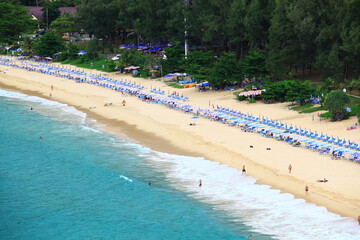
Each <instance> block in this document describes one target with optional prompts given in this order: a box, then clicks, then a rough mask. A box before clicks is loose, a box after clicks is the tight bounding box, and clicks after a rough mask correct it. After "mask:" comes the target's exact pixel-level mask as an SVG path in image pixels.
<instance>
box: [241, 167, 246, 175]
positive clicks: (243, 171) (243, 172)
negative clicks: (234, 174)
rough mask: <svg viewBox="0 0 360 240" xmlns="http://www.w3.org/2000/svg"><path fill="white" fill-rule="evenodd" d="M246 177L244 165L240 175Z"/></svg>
mask: <svg viewBox="0 0 360 240" xmlns="http://www.w3.org/2000/svg"><path fill="white" fill-rule="evenodd" d="M244 174H245V175H246V169H245V165H244V166H243V169H242V173H241V175H244Z"/></svg>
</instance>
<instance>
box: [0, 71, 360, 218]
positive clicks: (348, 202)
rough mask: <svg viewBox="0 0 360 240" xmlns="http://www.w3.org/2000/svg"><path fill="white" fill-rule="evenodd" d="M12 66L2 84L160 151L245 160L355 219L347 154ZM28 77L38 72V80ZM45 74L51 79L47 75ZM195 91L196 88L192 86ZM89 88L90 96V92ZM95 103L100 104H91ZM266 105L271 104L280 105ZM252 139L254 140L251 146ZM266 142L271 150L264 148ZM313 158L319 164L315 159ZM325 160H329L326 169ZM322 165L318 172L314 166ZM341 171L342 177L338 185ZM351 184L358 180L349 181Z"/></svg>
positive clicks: (269, 180)
mask: <svg viewBox="0 0 360 240" xmlns="http://www.w3.org/2000/svg"><path fill="white" fill-rule="evenodd" d="M4 68H6V67H5V66H0V69H2V70H3V69H4ZM8 68H9V70H6V72H7V73H6V74H4V75H3V74H1V75H0V88H4V89H7V90H12V91H14V90H15V91H17V92H22V93H25V94H27V95H36V96H39V97H42V98H46V99H50V100H54V101H59V102H62V103H66V104H68V105H71V106H74V107H75V108H77V109H79V110H80V111H83V112H85V113H86V114H87V117H88V118H91V119H95V120H97V121H98V122H99V123H101V124H104V125H105V126H104V130H105V131H107V132H110V133H113V134H116V135H126V136H127V137H129V138H130V139H133V140H134V141H135V142H138V143H140V144H141V145H144V146H146V147H149V148H151V149H153V150H156V151H161V152H166V153H171V154H177V155H186V156H194V157H204V158H205V159H207V160H211V161H216V162H220V163H222V164H225V165H228V166H230V167H233V168H236V169H238V170H240V171H241V169H242V166H243V165H246V168H247V172H248V175H249V176H252V177H254V178H256V179H257V184H266V185H270V186H271V187H272V188H275V189H279V190H280V191H282V192H286V193H291V194H293V195H294V196H295V198H302V199H305V200H306V201H307V202H312V203H315V204H317V205H320V206H325V207H326V208H327V209H328V210H329V211H331V212H334V213H337V214H339V215H341V216H345V217H352V218H356V217H357V215H358V214H360V203H359V202H360V200H359V199H358V198H359V197H358V196H360V194H359V192H360V190H358V189H356V183H358V182H359V180H360V177H359V176H357V175H359V174H358V173H359V170H360V166H359V164H355V163H351V162H346V161H345V160H339V161H334V160H331V159H330V157H329V156H321V155H319V154H318V153H317V152H312V151H309V150H306V149H302V148H301V149H299V148H292V147H290V146H289V145H288V144H286V143H284V142H278V141H276V140H274V139H267V138H264V137H261V136H260V135H258V134H255V133H244V132H241V131H240V130H239V129H237V128H232V127H228V126H227V125H223V124H221V123H218V122H212V121H210V120H207V119H197V125H196V126H189V125H188V123H189V121H190V117H191V116H190V115H187V114H184V113H182V112H178V111H175V110H171V109H168V108H166V107H164V106H161V105H157V104H153V103H145V102H141V101H140V100H138V99H137V98H136V97H123V96H121V95H120V94H119V93H117V92H114V91H111V90H108V89H102V88H99V87H95V86H89V85H87V84H83V85H81V89H80V88H79V83H75V82H74V81H71V80H64V79H60V78H55V77H54V76H48V75H42V74H40V73H36V72H28V71H26V70H21V69H12V68H10V67H8ZM85 71H87V70H85ZM30 76H33V79H31V78H30ZM34 76H35V77H34ZM25 78H26V79H25ZM44 78H46V79H51V80H47V81H42V79H44ZM135 80H136V81H143V82H144V81H149V80H145V79H135ZM149 82H150V81H149ZM149 82H148V84H149ZM150 84H152V85H155V84H158V85H159V86H162V85H161V84H162V83H160V82H154V81H152V82H150ZM51 85H54V86H55V90H54V94H53V97H52V98H50V97H49V95H48V93H49V92H50V86H51ZM76 90H78V91H76ZM176 91H178V90H177V89H176ZM180 91H181V90H180ZM192 91H193V92H194V90H193V89H192ZM186 93H189V94H190V91H188V90H187V92H186ZM89 94H91V95H92V96H91V97H90V96H89ZM195 94H196V93H194V95H193V96H192V97H191V98H190V99H192V98H193V99H194V102H196V104H194V105H198V106H199V105H201V104H202V105H203V106H204V105H206V102H208V101H209V100H208V99H207V98H206V95H207V96H210V95H214V94H211V93H209V94H203V95H202V96H199V94H200V95H201V94H202V93H197V95H198V96H196V95H195ZM220 94H221V97H223V96H225V97H226V96H227V97H228V98H230V99H231V97H232V96H230V95H229V94H228V93H220ZM210 97H213V96H210ZM197 98H198V99H197ZM200 98H202V99H200ZM122 99H126V101H127V106H126V107H122V106H121V104H120V102H121V101H122ZM104 102H114V103H115V104H114V106H113V107H103V104H104ZM234 102H235V101H234ZM95 105H96V106H97V108H96V109H89V108H88V106H95ZM145 106H146V107H145ZM266 107H267V109H270V110H271V109H274V107H275V106H270V105H269V106H266ZM275 110H276V109H275ZM268 111H269V110H268ZM276 111H277V110H276ZM289 115H290V116H285V118H289V119H291V118H295V120H294V122H296V121H304V118H300V119H296V117H297V116H295V114H294V113H293V112H289ZM291 115H293V116H294V117H293V116H291ZM304 117H305V116H304ZM209 129H211V132H210V131H209ZM356 131H358V130H356ZM249 145H254V148H249ZM268 147H270V148H271V151H267V150H266V148H268ZM290 159H291V160H290ZM311 159H314V160H311ZM317 160H318V161H317ZM302 161H303V162H302ZM312 161H316V162H315V163H314V164H312ZM289 162H291V164H292V165H293V167H294V168H293V173H292V174H288V173H287V166H288V164H289ZM324 165H329V166H325V168H326V169H322V167H324ZM309 167H310V169H309ZM320 169H321V174H320V173H317V171H316V170H318V171H320ZM340 170H343V171H344V172H342V171H340ZM334 172H335V173H334ZM356 173H357V174H356ZM323 175H325V176H323ZM344 175H348V176H344ZM329 176H330V177H329ZM323 177H326V178H327V179H329V180H330V181H329V184H328V183H326V184H327V185H325V184H322V185H321V184H319V183H317V182H316V179H317V178H319V179H320V178H323ZM336 177H339V179H340V180H339V182H338V183H337V182H336V181H337V180H335V179H336ZM196 181H197V180H196ZM349 181H350V182H349ZM346 183H347V184H348V185H349V184H350V185H351V184H354V185H353V187H349V186H345V185H346ZM305 185H309V187H310V191H309V195H308V196H306V194H305V191H304V186H305ZM327 187H329V188H327ZM343 188H345V189H343ZM341 190H343V191H341ZM351 190H353V193H351V192H352V191H351Z"/></svg>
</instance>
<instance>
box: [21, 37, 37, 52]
mask: <svg viewBox="0 0 360 240" xmlns="http://www.w3.org/2000/svg"><path fill="white" fill-rule="evenodd" d="M20 47H21V49H22V51H23V53H25V54H26V55H28V56H31V55H33V53H34V40H33V39H31V38H29V37H24V38H22V42H21V44H20Z"/></svg>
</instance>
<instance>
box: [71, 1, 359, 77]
mask: <svg viewBox="0 0 360 240" xmlns="http://www.w3.org/2000/svg"><path fill="white" fill-rule="evenodd" d="M76 6H77V7H78V14H79V17H80V19H81V20H82V22H81V23H82V27H83V28H84V29H85V30H86V31H87V32H89V33H92V34H94V35H96V36H97V37H105V36H107V37H112V36H114V35H116V34H117V32H115V31H114V29H131V30H133V31H134V34H137V35H138V37H139V38H140V40H141V41H145V42H156V41H184V32H185V30H186V31H187V36H188V41H189V43H190V46H193V47H194V46H196V47H201V48H205V49H214V48H215V49H216V50H218V51H234V52H236V54H237V56H238V58H240V59H241V58H244V56H246V55H247V54H248V52H249V51H250V50H257V51H259V50H260V51H263V52H264V54H266V68H267V70H268V71H269V72H270V73H271V74H272V76H273V77H280V78H281V77H284V76H285V75H287V74H288V73H289V72H290V71H294V70H297V71H300V72H305V71H309V72H311V71H313V69H314V68H315V69H318V70H320V71H321V73H322V74H323V75H325V76H331V77H333V78H335V79H338V80H343V79H352V78H359V74H360V15H359V12H360V1H359V0H223V1H218V0H191V1H189V0H188V1H181V0H134V1H127V0H79V1H77V2H76ZM185 19H186V20H185Z"/></svg>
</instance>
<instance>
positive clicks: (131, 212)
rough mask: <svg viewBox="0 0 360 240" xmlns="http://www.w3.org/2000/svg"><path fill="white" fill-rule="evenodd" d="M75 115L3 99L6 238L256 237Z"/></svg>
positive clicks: (1, 187) (0, 170)
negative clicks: (177, 186) (189, 194)
mask: <svg viewBox="0 0 360 240" xmlns="http://www.w3.org/2000/svg"><path fill="white" fill-rule="evenodd" d="M30 107H32V108H33V110H30ZM6 108H7V110H6ZM66 110H67V111H66ZM72 110H73V109H71V108H69V107H65V106H63V105H60V104H56V103H51V102H49V101H46V100H44V101H41V100H40V99H36V98H32V99H31V98H30V99H29V98H27V99H26V100H25V99H22V98H17V99H14V98H5V97H0V126H1V132H0V134H1V135H0V146H1V147H0V158H1V162H0V174H1V181H0V191H1V199H0V204H1V205H0V215H1V218H2V220H1V225H0V238H1V239H24V240H25V239H242V236H245V235H246V236H247V235H248V234H251V233H250V232H249V231H250V230H251V229H250V228H249V227H246V226H244V225H242V224H238V223H236V224H235V223H234V222H232V221H231V218H230V217H226V214H224V213H223V212H222V211H220V210H213V209H212V207H211V205H207V204H203V203H200V202H199V201H198V200H195V199H193V198H191V197H188V196H187V195H186V194H185V193H184V192H181V191H178V190H176V189H175V188H174V187H172V186H171V184H169V182H168V180H167V178H166V177H165V174H164V173H163V172H162V171H166V170H164V169H161V168H156V166H154V165H152V164H151V163H150V162H149V161H148V156H147V155H149V154H151V153H150V152H149V150H146V149H143V148H142V147H141V146H138V145H135V144H130V143H128V142H125V141H124V140H120V139H114V138H113V137H111V136H109V135H106V134H104V133H102V132H100V131H97V130H94V129H92V128H91V127H90V125H91V123H88V122H87V120H86V119H85V118H84V116H82V114H81V113H79V112H77V111H73V112H71V111H72ZM30 129H31V132H30ZM40 136H41V137H43V139H39V137H40ZM144 151H145V152H146V153H145V152H144ZM149 180H151V182H152V185H151V186H149V185H148V181H149ZM194 184H196V183H194ZM253 234H254V233H253ZM254 235H256V234H254ZM257 236H258V238H257V239H270V238H269V237H267V236H262V235H261V234H257Z"/></svg>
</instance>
